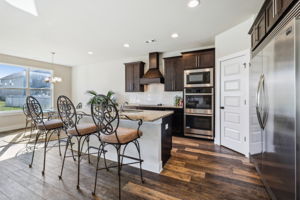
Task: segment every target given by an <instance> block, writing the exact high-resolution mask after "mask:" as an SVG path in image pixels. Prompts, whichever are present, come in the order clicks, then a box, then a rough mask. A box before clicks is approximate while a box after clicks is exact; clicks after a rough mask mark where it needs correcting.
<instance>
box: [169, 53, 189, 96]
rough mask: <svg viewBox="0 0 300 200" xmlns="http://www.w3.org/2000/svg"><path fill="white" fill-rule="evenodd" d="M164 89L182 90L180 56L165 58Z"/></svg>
mask: <svg viewBox="0 0 300 200" xmlns="http://www.w3.org/2000/svg"><path fill="white" fill-rule="evenodd" d="M164 61H165V91H183V71H184V69H183V65H182V57H181V56H179V57H171V58H165V59H164Z"/></svg>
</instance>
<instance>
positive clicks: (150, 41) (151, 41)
mask: <svg viewBox="0 0 300 200" xmlns="http://www.w3.org/2000/svg"><path fill="white" fill-rule="evenodd" d="M153 42H156V40H155V39H152V40H146V41H145V43H147V44H149V43H153Z"/></svg>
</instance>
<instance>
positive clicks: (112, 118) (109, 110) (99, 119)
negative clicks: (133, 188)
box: [91, 95, 144, 199]
mask: <svg viewBox="0 0 300 200" xmlns="http://www.w3.org/2000/svg"><path fill="white" fill-rule="evenodd" d="M91 113H92V117H93V120H94V123H95V124H96V125H97V127H98V129H97V130H98V132H99V135H100V138H99V140H100V142H101V146H100V148H99V152H98V158H97V168H96V175H95V185H94V191H93V195H95V194H96V187H97V174H98V171H99V170H102V169H107V168H113V167H117V168H118V178H119V199H121V168H122V166H123V165H130V164H137V163H139V164H140V176H141V181H142V183H144V179H143V171H142V162H143V160H142V159H141V151H140V144H139V141H138V139H139V138H140V137H141V136H142V134H143V133H142V132H141V131H140V126H141V125H142V123H143V121H142V120H132V119H130V118H129V117H127V116H125V117H126V118H127V119H128V120H132V121H137V122H138V127H137V129H130V128H122V127H119V122H120V116H119V112H118V110H117V108H116V105H115V104H114V103H113V102H112V101H111V100H110V99H109V98H107V97H106V96H104V95H97V96H95V97H94V100H93V103H92V105H91ZM131 143H133V144H134V145H135V147H136V149H137V152H138V158H135V157H131V156H126V155H125V154H124V153H125V150H126V148H127V146H128V144H131ZM107 145H112V146H114V147H115V149H116V150H117V157H118V163H117V166H108V167H105V168H99V160H100V157H101V154H102V152H103V151H104V148H105V146H107ZM122 147H123V151H122V153H121V149H122ZM123 158H128V159H130V160H133V161H135V162H131V163H127V164H123ZM104 161H105V159H104Z"/></svg>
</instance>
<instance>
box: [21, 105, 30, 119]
mask: <svg viewBox="0 0 300 200" xmlns="http://www.w3.org/2000/svg"><path fill="white" fill-rule="evenodd" d="M23 113H24V115H25V116H26V118H30V113H29V110H28V107H27V104H26V103H25V104H24V105H23Z"/></svg>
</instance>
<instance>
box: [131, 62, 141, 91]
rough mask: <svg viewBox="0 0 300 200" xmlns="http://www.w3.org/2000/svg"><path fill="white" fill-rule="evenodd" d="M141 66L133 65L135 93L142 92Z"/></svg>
mask: <svg viewBox="0 0 300 200" xmlns="http://www.w3.org/2000/svg"><path fill="white" fill-rule="evenodd" d="M140 88H141V87H140V65H139V64H134V65H133V91H134V92H140Z"/></svg>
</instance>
